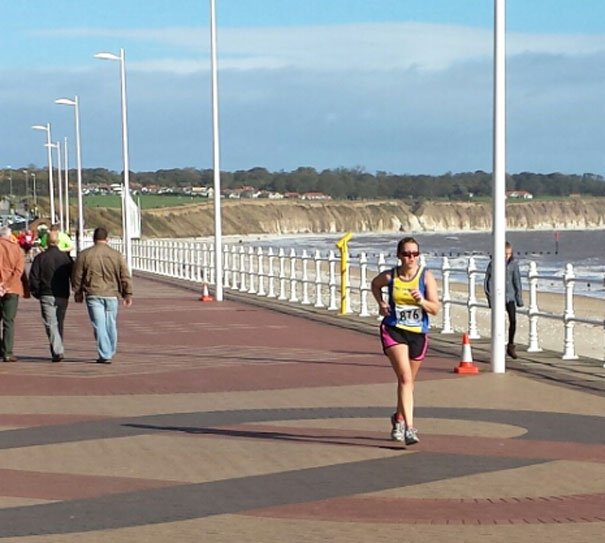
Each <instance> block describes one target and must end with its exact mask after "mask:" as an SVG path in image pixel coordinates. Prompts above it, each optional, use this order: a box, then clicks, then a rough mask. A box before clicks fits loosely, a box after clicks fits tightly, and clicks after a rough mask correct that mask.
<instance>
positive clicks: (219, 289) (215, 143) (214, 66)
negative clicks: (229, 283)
mask: <svg viewBox="0 0 605 543" xmlns="http://www.w3.org/2000/svg"><path fill="white" fill-rule="evenodd" d="M210 53H211V71H212V151H213V152H212V165H213V169H214V265H215V274H214V276H215V278H216V289H215V292H214V297H215V299H216V300H217V301H218V302H222V301H223V269H222V268H223V241H222V222H221V167H220V140H219V111H218V63H217V54H216V2H215V0H210Z"/></svg>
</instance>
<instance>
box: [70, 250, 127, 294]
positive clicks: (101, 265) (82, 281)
mask: <svg viewBox="0 0 605 543" xmlns="http://www.w3.org/2000/svg"><path fill="white" fill-rule="evenodd" d="M71 284H72V287H73V289H74V292H75V293H76V294H79V293H82V294H86V295H87V296H106V297H120V296H121V297H122V298H127V297H130V296H132V280H131V278H130V272H129V271H128V266H127V265H126V261H125V260H124V257H123V256H122V255H121V254H120V253H119V252H118V251H116V250H115V249H112V248H111V247H110V246H109V245H107V244H106V243H100V242H98V243H95V245H93V246H92V247H89V248H88V249H85V250H84V251H82V252H81V253H80V254H79V255H78V257H77V258H76V262H75V264H74V268H73V272H72V275H71Z"/></svg>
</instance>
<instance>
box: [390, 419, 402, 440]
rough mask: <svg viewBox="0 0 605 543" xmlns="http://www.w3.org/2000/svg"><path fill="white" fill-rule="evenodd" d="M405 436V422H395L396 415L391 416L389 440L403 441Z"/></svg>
mask: <svg viewBox="0 0 605 543" xmlns="http://www.w3.org/2000/svg"><path fill="white" fill-rule="evenodd" d="M404 435H405V422H404V421H402V420H397V418H396V415H395V414H393V415H391V439H392V440H393V441H403V439H404Z"/></svg>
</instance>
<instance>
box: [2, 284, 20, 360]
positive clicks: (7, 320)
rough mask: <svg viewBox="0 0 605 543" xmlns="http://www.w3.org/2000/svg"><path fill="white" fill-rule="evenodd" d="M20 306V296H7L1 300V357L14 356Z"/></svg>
mask: <svg viewBox="0 0 605 543" xmlns="http://www.w3.org/2000/svg"><path fill="white" fill-rule="evenodd" d="M18 305H19V295H18V294H5V295H4V296H2V297H1V298H0V318H2V340H1V341H0V357H7V356H12V355H13V345H14V342H15V317H16V316H17V306H18Z"/></svg>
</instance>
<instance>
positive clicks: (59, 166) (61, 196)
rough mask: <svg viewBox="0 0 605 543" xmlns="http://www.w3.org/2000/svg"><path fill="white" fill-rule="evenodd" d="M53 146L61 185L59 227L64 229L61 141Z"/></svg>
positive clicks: (59, 184)
mask: <svg viewBox="0 0 605 543" xmlns="http://www.w3.org/2000/svg"><path fill="white" fill-rule="evenodd" d="M51 147H52V148H53V149H56V150H57V175H58V178H59V180H58V183H57V185H58V187H59V227H60V228H61V230H64V228H63V226H64V223H63V217H64V215H63V178H62V166H61V142H59V141H58V142H57V143H52V144H51Z"/></svg>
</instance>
